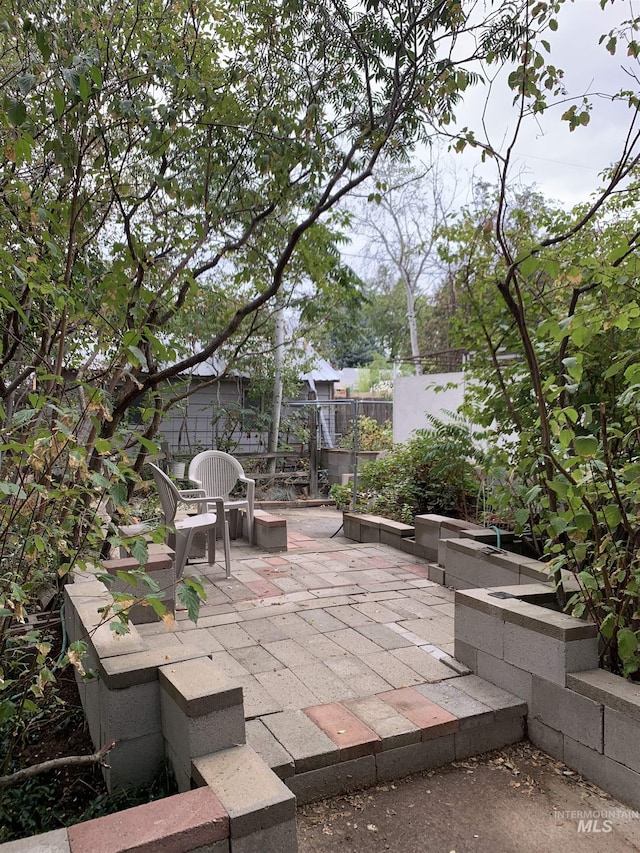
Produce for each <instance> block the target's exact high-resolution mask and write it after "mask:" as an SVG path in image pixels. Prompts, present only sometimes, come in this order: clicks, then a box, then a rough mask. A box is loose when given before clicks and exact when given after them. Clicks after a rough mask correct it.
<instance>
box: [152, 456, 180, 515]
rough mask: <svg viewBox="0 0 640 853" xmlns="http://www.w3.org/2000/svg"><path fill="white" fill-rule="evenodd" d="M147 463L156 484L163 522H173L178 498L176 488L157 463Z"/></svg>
mask: <svg viewBox="0 0 640 853" xmlns="http://www.w3.org/2000/svg"><path fill="white" fill-rule="evenodd" d="M149 465H150V467H151V471H152V472H153V479H154V481H155V484H156V489H157V490H158V495H159V496H160V505H161V507H162V514H163V516H164V523H165V524H173V520H174V518H175V517H176V510H177V508H178V501H179V500H180V495H179V493H178V490H177V488H176V487H175V485H174V484H173V483H172V482H171V480H170V479H169V478H168V477H167V475H166V474H165V473H164V471H162V470H161V469H160V468H158V466H157V465H154V464H153V462H149Z"/></svg>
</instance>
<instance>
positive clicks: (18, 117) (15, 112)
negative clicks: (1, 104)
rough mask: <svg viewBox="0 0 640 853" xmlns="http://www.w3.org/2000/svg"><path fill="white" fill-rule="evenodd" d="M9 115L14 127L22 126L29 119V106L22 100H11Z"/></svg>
mask: <svg viewBox="0 0 640 853" xmlns="http://www.w3.org/2000/svg"><path fill="white" fill-rule="evenodd" d="M7 116H8V118H9V121H10V122H11V124H12V125H13V126H14V127H20V125H22V124H24V123H25V121H26V120H27V108H26V107H25V105H24V104H23V103H22V101H15V100H11V101H9V107H8V109H7Z"/></svg>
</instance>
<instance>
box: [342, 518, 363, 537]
mask: <svg viewBox="0 0 640 853" xmlns="http://www.w3.org/2000/svg"><path fill="white" fill-rule="evenodd" d="M342 525H343V533H344V535H345V537H346V538H347V539H353V541H354V542H360V541H361V540H360V516H359V515H357V514H356V513H352V512H344V513H343V514H342Z"/></svg>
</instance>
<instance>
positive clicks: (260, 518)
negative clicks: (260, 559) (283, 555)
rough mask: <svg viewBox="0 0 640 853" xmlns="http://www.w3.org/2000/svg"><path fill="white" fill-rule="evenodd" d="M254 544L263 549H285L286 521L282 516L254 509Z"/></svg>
mask: <svg viewBox="0 0 640 853" xmlns="http://www.w3.org/2000/svg"><path fill="white" fill-rule="evenodd" d="M253 535H254V544H255V545H256V546H257V547H258V548H262V549H263V550H265V551H286V550H287V522H286V521H285V519H284V518H279V517H278V516H275V515H270V514H269V513H265V512H262V511H261V510H256V512H255V515H254V518H253Z"/></svg>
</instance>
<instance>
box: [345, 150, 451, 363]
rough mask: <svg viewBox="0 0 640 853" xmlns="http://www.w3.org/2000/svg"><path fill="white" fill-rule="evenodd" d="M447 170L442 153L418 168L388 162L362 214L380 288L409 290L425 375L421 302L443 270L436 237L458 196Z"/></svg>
mask: <svg viewBox="0 0 640 853" xmlns="http://www.w3.org/2000/svg"><path fill="white" fill-rule="evenodd" d="M442 173H443V167H442V163H441V160H440V157H439V156H438V155H433V156H432V159H431V161H430V162H429V163H428V164H427V165H424V166H420V167H417V168H416V167H412V166H408V165H406V164H398V163H394V164H389V163H387V164H386V165H385V166H384V167H383V168H382V169H380V170H379V171H378V177H377V180H376V191H375V192H372V193H371V194H370V195H369V197H368V199H367V203H366V204H365V205H363V206H362V207H361V210H360V215H359V218H358V226H359V238H360V239H361V240H362V239H364V240H365V242H366V252H367V256H368V259H369V262H370V263H371V262H373V263H374V264H375V265H376V268H377V269H376V278H377V279H378V281H379V282H384V283H386V286H385V285H384V284H383V285H382V287H380V286H378V287H377V288H376V290H377V292H378V293H380V292H381V291H382V292H383V293H386V294H388V296H389V297H392V296H393V295H394V292H395V288H396V284H397V285H398V286H399V287H400V288H401V290H402V292H403V294H404V320H405V324H406V328H407V330H408V337H409V352H408V354H407V355H408V356H409V357H410V359H411V361H412V362H413V365H414V369H415V372H416V374H418V375H419V374H421V373H422V361H421V349H420V343H419V338H420V334H419V322H418V313H419V302H424V301H425V299H424V296H425V294H426V293H427V292H429V291H430V290H431V291H432V290H434V288H435V282H436V277H437V276H438V274H439V268H438V266H439V264H438V262H439V259H438V256H437V251H436V235H437V231H438V228H439V227H440V226H441V225H442V224H443V222H444V220H445V218H446V214H447V211H448V209H449V208H450V206H451V198H453V196H454V195H455V182H452V181H451V180H449V181H445V180H444V178H443V174H442ZM448 177H449V178H451V176H450V175H449V176H448ZM385 302H386V300H385ZM385 302H383V303H382V304H383V305H384V304H385ZM383 310H384V309H383ZM394 349H396V347H394ZM399 354H400V353H399V352H392V353H390V355H392V356H396V355H399Z"/></svg>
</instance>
